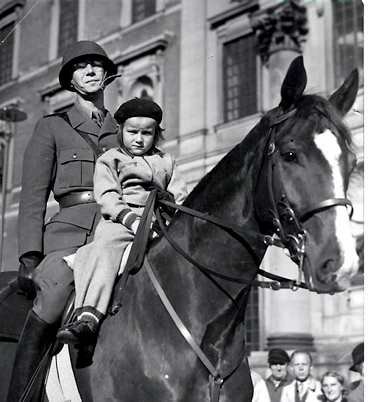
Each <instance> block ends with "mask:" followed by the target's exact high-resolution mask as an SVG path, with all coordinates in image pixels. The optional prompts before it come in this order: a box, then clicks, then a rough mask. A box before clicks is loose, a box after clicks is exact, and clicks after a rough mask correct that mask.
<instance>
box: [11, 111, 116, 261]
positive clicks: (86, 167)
mask: <svg viewBox="0 0 368 402" xmlns="http://www.w3.org/2000/svg"><path fill="white" fill-rule="evenodd" d="M66 114H67V119H66V120H68V121H69V122H68V121H66V120H65V119H63V118H62V117H60V115H57V114H55V115H49V116H45V117H43V118H41V119H40V120H39V121H38V123H37V125H36V127H35V130H34V133H33V135H32V137H31V139H30V142H29V144H28V146H27V148H26V150H25V154H24V160H23V176H22V191H21V199H20V205H19V220H18V232H19V234H18V241H19V255H20V256H22V255H23V254H25V253H27V252H40V253H41V254H43V255H46V254H48V253H50V252H52V251H56V250H63V249H67V248H71V247H79V246H81V245H83V244H85V242H86V240H87V236H88V235H89V234H90V233H91V231H92V230H93V227H94V223H95V221H96V216H97V214H98V207H97V204H96V203H85V204H79V205H74V206H71V207H68V208H62V209H61V210H60V211H59V212H58V213H57V214H56V215H54V216H53V217H52V218H51V219H50V220H49V221H48V222H46V223H45V222H44V220H45V213H46V206H47V201H48V198H49V195H50V192H53V194H54V197H55V199H56V200H59V199H60V198H61V197H63V196H66V195H68V194H72V193H75V192H79V191H84V190H88V191H91V192H93V174H94V166H95V161H96V158H97V157H96V154H95V152H94V151H93V150H92V147H91V146H90V145H89V144H88V143H87V142H86V141H85V139H83V138H82V137H81V136H80V134H78V132H77V131H76V129H78V130H81V131H83V132H85V133H87V135H88V136H89V138H90V139H92V141H93V142H94V143H95V144H96V145H97V148H98V151H99V152H101V153H102V152H104V151H106V150H108V149H110V148H112V147H116V146H117V125H116V123H115V121H114V120H113V118H112V117H111V115H110V113H107V115H106V117H105V120H104V122H103V125H102V127H101V128H100V127H99V126H98V125H97V124H96V123H95V122H94V121H93V120H92V119H91V118H89V117H88V116H86V115H85V114H84V113H82V112H81V111H79V110H78V108H77V107H76V106H73V107H72V108H71V109H69V110H68V111H67V113H66Z"/></svg>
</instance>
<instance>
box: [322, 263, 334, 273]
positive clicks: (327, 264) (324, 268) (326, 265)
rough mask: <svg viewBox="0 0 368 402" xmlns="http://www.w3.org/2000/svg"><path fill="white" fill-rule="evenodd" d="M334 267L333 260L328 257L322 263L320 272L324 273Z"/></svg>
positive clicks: (332, 269)
mask: <svg viewBox="0 0 368 402" xmlns="http://www.w3.org/2000/svg"><path fill="white" fill-rule="evenodd" d="M334 267H335V263H334V260H331V259H329V260H327V261H326V262H325V263H324V264H323V265H322V272H323V273H325V274H326V273H329V272H331V271H334ZM335 276H336V275H335Z"/></svg>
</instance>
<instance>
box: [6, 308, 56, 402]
mask: <svg viewBox="0 0 368 402" xmlns="http://www.w3.org/2000/svg"><path fill="white" fill-rule="evenodd" d="M54 338H55V325H52V324H48V323H46V322H45V321H43V320H41V318H39V317H38V315H37V314H36V313H35V312H34V311H33V310H31V311H30V312H29V313H28V316H27V319H26V322H25V324H24V327H23V331H22V334H21V337H20V339H19V343H18V347H17V352H16V355H15V361H14V366H13V372H12V377H11V381H10V386H9V390H8V397H7V402H20V401H22V396H23V393H24V390H25V389H26V387H27V386H28V383H29V381H30V379H31V378H32V376H33V374H34V373H35V371H36V370H37V368H38V366H39V364H40V362H41V360H42V358H43V356H44V355H45V353H46V351H47V349H48V348H49V347H50V345H51V343H52V342H53V340H54ZM44 366H45V365H44V364H43V365H42V367H43V368H44ZM39 374H40V375H38V376H37V379H36V383H37V385H36V384H35V387H34V388H33V387H32V392H31V393H30V396H32V398H30V399H27V401H30V400H31V401H39V400H40V399H39V398H40V395H33V391H34V390H36V391H37V392H36V393H39V392H40V386H39V385H40V379H42V378H43V376H44V373H39Z"/></svg>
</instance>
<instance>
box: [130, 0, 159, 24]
mask: <svg viewBox="0 0 368 402" xmlns="http://www.w3.org/2000/svg"><path fill="white" fill-rule="evenodd" d="M132 1H133V4H132V21H133V23H134V22H138V21H142V20H144V19H145V18H147V17H149V16H151V15H153V14H155V12H156V0H132Z"/></svg>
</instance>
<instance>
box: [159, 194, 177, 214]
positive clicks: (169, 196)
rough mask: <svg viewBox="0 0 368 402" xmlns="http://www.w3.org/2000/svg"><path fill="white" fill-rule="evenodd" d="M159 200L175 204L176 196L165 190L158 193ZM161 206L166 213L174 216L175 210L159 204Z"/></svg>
mask: <svg viewBox="0 0 368 402" xmlns="http://www.w3.org/2000/svg"><path fill="white" fill-rule="evenodd" d="M157 200H158V201H169V202H172V203H174V204H175V198H174V196H173V195H172V194H171V193H170V192H169V191H165V190H159V191H157ZM159 205H160V207H161V208H162V209H163V211H165V212H166V213H167V214H169V215H170V216H173V215H174V214H175V211H176V209H175V208H172V207H169V206H167V205H164V204H159Z"/></svg>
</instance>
